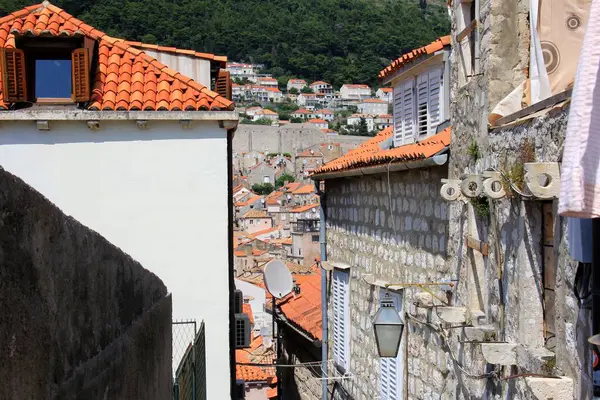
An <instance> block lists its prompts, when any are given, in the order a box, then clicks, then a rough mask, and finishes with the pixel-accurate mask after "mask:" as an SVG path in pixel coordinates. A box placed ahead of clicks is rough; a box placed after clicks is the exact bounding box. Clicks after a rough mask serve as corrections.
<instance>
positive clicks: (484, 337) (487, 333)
mask: <svg viewBox="0 0 600 400" xmlns="http://www.w3.org/2000/svg"><path fill="white" fill-rule="evenodd" d="M464 332H465V336H466V338H467V339H468V340H472V341H477V342H485V341H489V340H490V339H492V336H494V334H495V332H496V327H495V326H494V325H479V326H469V327H466V328H465V329H464Z"/></svg>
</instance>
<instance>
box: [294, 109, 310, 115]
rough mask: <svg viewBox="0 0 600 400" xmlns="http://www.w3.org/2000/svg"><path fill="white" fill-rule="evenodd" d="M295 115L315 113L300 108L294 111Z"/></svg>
mask: <svg viewBox="0 0 600 400" xmlns="http://www.w3.org/2000/svg"><path fill="white" fill-rule="evenodd" d="M294 114H313V111H310V110H307V109H306V108H300V109H298V110H296V111H294Z"/></svg>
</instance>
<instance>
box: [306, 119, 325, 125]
mask: <svg viewBox="0 0 600 400" xmlns="http://www.w3.org/2000/svg"><path fill="white" fill-rule="evenodd" d="M308 122H310V123H311V124H326V123H327V121H325V120H324V119H320V118H313V119H311V120H310V121H308Z"/></svg>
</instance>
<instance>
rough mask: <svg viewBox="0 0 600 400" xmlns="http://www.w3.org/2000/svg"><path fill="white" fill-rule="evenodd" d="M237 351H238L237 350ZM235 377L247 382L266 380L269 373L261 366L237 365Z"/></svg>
mask: <svg viewBox="0 0 600 400" xmlns="http://www.w3.org/2000/svg"><path fill="white" fill-rule="evenodd" d="M236 353H237V352H236ZM238 362H240V361H238ZM235 379H237V380H243V381H245V382H266V381H267V379H269V375H267V373H266V372H265V371H263V370H262V368H260V367H251V366H248V365H236V366H235Z"/></svg>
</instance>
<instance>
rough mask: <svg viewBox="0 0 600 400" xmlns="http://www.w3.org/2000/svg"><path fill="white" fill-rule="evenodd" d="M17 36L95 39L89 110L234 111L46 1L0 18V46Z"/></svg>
mask: <svg viewBox="0 0 600 400" xmlns="http://www.w3.org/2000/svg"><path fill="white" fill-rule="evenodd" d="M17 36H29V37H38V36H43V37H88V38H91V39H93V40H95V41H96V42H97V43H98V67H97V70H96V71H95V73H94V82H93V84H92V90H91V100H90V101H89V103H88V105H87V108H88V109H89V110H92V111H100V110H111V111H117V110H122V111H129V110H146V111H157V110H168V111H171V110H193V111H203V110H211V111H219V110H233V109H234V104H233V102H231V101H230V100H227V99H225V98H224V97H221V96H219V95H218V94H217V93H215V92H213V91H211V90H210V89H208V88H207V87H205V86H204V85H201V84H200V83H198V82H195V81H193V80H192V79H190V78H186V77H184V76H183V75H181V74H180V73H178V72H176V71H173V70H171V69H169V68H167V66H166V65H164V64H161V63H160V62H158V61H157V60H155V59H154V58H152V57H150V56H148V55H147V54H145V53H144V52H143V51H140V50H139V49H137V48H135V47H134V46H132V45H131V44H130V43H129V42H126V41H124V40H122V39H117V38H113V37H110V36H108V35H107V34H105V33H104V32H101V31H99V30H97V29H95V28H94V27H92V26H90V25H87V24H86V23H84V22H83V21H81V20H79V19H77V18H75V17H73V16H71V15H70V14H68V13H67V12H65V11H64V10H62V9H60V8H58V7H56V6H54V5H52V4H50V3H47V2H45V3H42V4H37V5H33V6H29V7H26V8H24V9H22V10H20V11H16V12H14V13H12V14H9V15H7V16H5V17H2V18H0V48H14V47H15V37H17ZM0 72H1V71H0ZM2 89H3V88H2V83H1V82H0V109H1V110H6V109H8V108H9V106H10V105H9V104H8V103H7V102H5V101H4V95H3V91H2ZM184 99H185V100H186V102H185V104H184V103H183V100H184Z"/></svg>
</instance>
